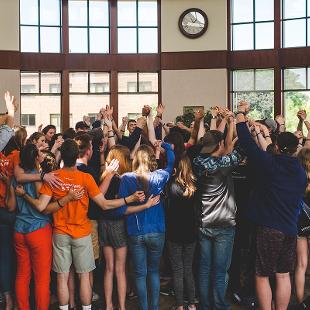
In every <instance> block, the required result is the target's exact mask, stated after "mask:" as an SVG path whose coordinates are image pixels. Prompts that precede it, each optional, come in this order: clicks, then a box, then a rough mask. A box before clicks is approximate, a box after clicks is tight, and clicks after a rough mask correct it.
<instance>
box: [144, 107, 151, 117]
mask: <svg viewBox="0 0 310 310" xmlns="http://www.w3.org/2000/svg"><path fill="white" fill-rule="evenodd" d="M151 110H152V109H151V107H150V106H148V105H145V106H144V107H143V108H142V116H149V115H150V113H151Z"/></svg>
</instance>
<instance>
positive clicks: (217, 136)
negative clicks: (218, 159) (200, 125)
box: [200, 130, 224, 154]
mask: <svg viewBox="0 0 310 310" xmlns="http://www.w3.org/2000/svg"><path fill="white" fill-rule="evenodd" d="M223 139H224V137H223V133H222V132H220V131H218V130H209V131H207V132H206V133H205V135H204V136H203V138H202V149H201V152H200V153H206V154H210V153H212V152H213V151H215V149H216V148H217V146H218V144H219V143H220V142H221V141H222V140H223Z"/></svg>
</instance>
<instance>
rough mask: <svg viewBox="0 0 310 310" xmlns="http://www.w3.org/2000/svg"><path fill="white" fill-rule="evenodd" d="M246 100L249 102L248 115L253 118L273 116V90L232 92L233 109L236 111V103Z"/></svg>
mask: <svg viewBox="0 0 310 310" xmlns="http://www.w3.org/2000/svg"><path fill="white" fill-rule="evenodd" d="M242 100H246V101H248V102H249V103H250V113H249V115H250V117H251V118H253V119H264V118H273V113H274V93H273V92H249V93H242V92H238V93H234V94H233V102H234V110H235V111H237V107H238V103H239V102H240V101H242Z"/></svg>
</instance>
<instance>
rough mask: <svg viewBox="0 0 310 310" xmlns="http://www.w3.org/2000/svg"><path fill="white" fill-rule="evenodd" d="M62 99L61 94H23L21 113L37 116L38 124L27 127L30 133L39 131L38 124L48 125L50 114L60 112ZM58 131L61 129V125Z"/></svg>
mask: <svg viewBox="0 0 310 310" xmlns="http://www.w3.org/2000/svg"><path fill="white" fill-rule="evenodd" d="M60 101H61V100H60V96H29V95H28V96H21V114H35V116H36V120H35V121H36V124H35V125H34V126H27V128H26V129H27V133H28V135H31V134H32V133H33V132H35V131H37V126H38V125H40V124H43V125H44V126H45V125H48V124H49V123H50V114H60ZM57 131H58V132H59V131H60V127H58V128H57Z"/></svg>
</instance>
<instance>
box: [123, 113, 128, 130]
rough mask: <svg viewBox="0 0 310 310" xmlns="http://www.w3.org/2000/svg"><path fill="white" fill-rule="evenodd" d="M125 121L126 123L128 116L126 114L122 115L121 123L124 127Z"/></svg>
mask: <svg viewBox="0 0 310 310" xmlns="http://www.w3.org/2000/svg"><path fill="white" fill-rule="evenodd" d="M127 123H128V117H127V116H124V117H122V124H123V126H124V127H126V125H127Z"/></svg>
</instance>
